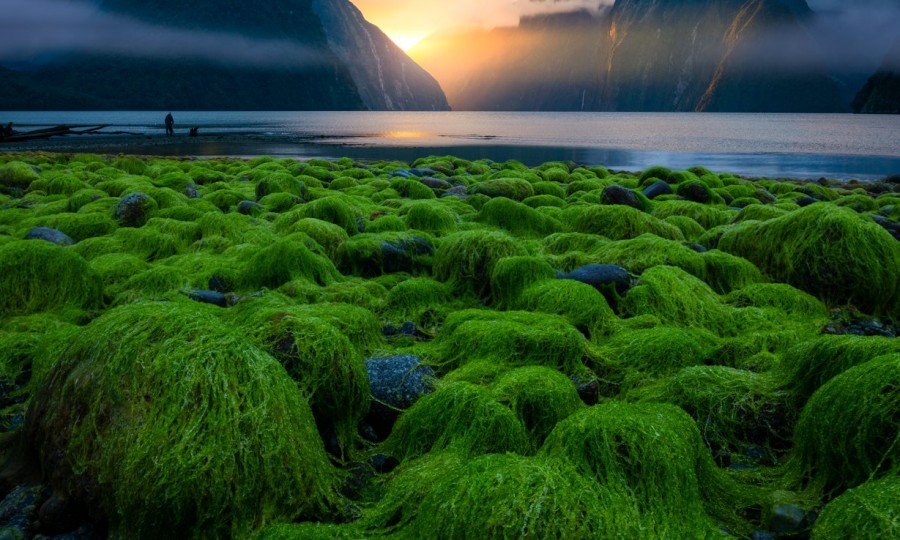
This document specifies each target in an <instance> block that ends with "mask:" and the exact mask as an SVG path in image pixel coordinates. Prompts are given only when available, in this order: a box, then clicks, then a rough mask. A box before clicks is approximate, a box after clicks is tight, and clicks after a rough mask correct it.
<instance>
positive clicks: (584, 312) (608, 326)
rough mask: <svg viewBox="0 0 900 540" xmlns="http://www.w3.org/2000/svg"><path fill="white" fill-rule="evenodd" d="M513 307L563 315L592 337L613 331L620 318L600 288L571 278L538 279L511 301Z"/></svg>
mask: <svg viewBox="0 0 900 540" xmlns="http://www.w3.org/2000/svg"><path fill="white" fill-rule="evenodd" d="M510 308H512V309H517V310H523V311H532V312H539V313H549V314H552V315H560V316H562V317H563V318H564V319H566V320H567V321H568V322H569V324H571V325H572V326H574V327H575V328H576V329H577V330H578V331H579V332H581V333H582V334H584V336H585V337H587V338H588V339H592V340H597V339H599V338H601V337H602V336H605V335H608V334H611V333H612V332H614V331H615V330H616V329H617V328H618V322H619V320H618V319H617V318H616V314H615V313H614V312H613V310H612V308H611V307H609V304H608V303H607V301H606V298H605V297H604V296H603V295H602V294H601V293H600V291H598V290H597V289H595V288H594V287H592V286H590V285H587V284H585V283H580V282H578V281H575V280H571V279H555V280H544V281H538V282H535V283H533V284H531V285H530V286H529V287H527V288H526V289H525V290H523V291H522V292H521V294H520V295H519V296H518V298H517V299H516V300H515V301H513V302H511V304H510Z"/></svg>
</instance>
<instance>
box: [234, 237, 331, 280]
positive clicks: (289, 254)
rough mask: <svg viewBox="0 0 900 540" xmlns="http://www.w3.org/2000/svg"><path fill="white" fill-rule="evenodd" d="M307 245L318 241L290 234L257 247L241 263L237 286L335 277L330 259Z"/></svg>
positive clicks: (315, 245) (313, 244)
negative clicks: (242, 263) (263, 246)
mask: <svg viewBox="0 0 900 540" xmlns="http://www.w3.org/2000/svg"><path fill="white" fill-rule="evenodd" d="M311 246H313V247H318V244H315V242H314V241H312V240H311V239H309V237H308V236H306V235H304V234H302V233H294V234H292V235H289V236H286V237H284V238H282V239H280V240H278V241H276V242H275V243H273V244H272V245H270V246H268V247H265V248H262V249H260V250H259V251H257V252H256V253H255V254H254V255H253V256H252V257H250V259H249V260H248V261H247V262H246V264H245V265H244V268H243V271H242V273H241V274H242V275H241V286H242V287H243V288H245V289H255V288H260V287H269V288H277V287H279V286H281V285H284V284H285V283H287V282H289V281H293V280H295V279H305V280H307V281H310V282H312V283H317V284H319V285H325V284H327V283H330V282H332V281H335V280H337V279H339V277H340V274H339V273H338V271H337V269H336V268H335V267H334V265H333V264H332V263H331V261H330V260H328V259H327V258H326V257H324V256H323V255H320V254H317V253H316V252H315V251H313V249H311Z"/></svg>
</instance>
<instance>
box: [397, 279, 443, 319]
mask: <svg viewBox="0 0 900 540" xmlns="http://www.w3.org/2000/svg"><path fill="white" fill-rule="evenodd" d="M452 292H453V291H452V289H451V287H450V286H449V285H447V284H445V283H441V282H439V281H435V280H433V279H430V278H427V277H420V278H413V279H408V280H404V281H402V282H401V283H398V284H397V285H395V286H394V287H392V288H391V290H390V291H388V294H387V298H386V300H385V303H384V317H386V318H388V319H389V320H391V321H394V322H397V323H402V322H405V321H412V322H413V323H414V324H415V325H416V327H417V328H424V329H429V328H433V327H435V326H437V325H438V324H440V323H442V322H443V321H444V319H445V318H446V317H447V314H448V313H449V311H450V303H451V296H452Z"/></svg>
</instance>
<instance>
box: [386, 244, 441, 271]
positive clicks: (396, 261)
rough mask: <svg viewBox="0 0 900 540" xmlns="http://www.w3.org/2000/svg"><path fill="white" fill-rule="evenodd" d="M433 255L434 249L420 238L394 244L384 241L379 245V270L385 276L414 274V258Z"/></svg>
mask: <svg viewBox="0 0 900 540" xmlns="http://www.w3.org/2000/svg"><path fill="white" fill-rule="evenodd" d="M433 254H434V248H433V247H431V244H429V243H428V240H425V239H424V238H422V237H420V236H414V237H412V238H409V239H406V240H399V241H396V242H387V241H384V242H382V243H381V269H382V271H383V272H384V273H385V274H392V273H394V272H409V273H414V272H415V271H416V270H417V268H416V266H417V265H416V261H415V259H416V257H420V256H425V255H433Z"/></svg>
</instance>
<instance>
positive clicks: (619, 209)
mask: <svg viewBox="0 0 900 540" xmlns="http://www.w3.org/2000/svg"><path fill="white" fill-rule="evenodd" d="M563 222H564V223H566V224H567V225H568V226H569V227H570V228H571V230H572V231H574V232H580V233H590V234H599V235H601V236H605V237H607V238H611V239H613V240H624V239H628V238H636V237H638V236H640V235H642V234H645V233H651V234H655V235H656V236H659V237H660V238H666V239H669V240H679V241H683V240H684V235H683V234H682V233H681V230H680V229H679V228H678V227H676V226H674V225H671V224H669V223H666V222H664V221H662V220H660V219H657V218H655V217H653V216H651V215H649V214H646V213H644V212H641V211H640V210H637V209H635V208H631V207H630V206H599V205H573V206H569V207H568V208H567V209H566V210H564V211H563Z"/></svg>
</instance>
